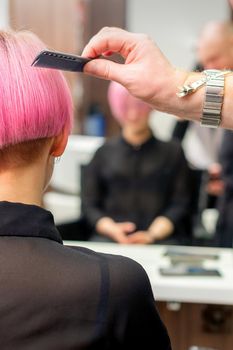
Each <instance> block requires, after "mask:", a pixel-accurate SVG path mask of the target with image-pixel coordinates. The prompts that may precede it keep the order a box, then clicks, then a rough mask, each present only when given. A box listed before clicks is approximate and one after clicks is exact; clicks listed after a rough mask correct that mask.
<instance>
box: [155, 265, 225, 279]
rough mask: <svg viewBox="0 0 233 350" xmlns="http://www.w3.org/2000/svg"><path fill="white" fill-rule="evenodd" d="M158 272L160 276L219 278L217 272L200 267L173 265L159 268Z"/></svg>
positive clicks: (219, 275)
mask: <svg viewBox="0 0 233 350" xmlns="http://www.w3.org/2000/svg"><path fill="white" fill-rule="evenodd" d="M159 272H160V274H161V275H162V276H210V277H221V274H220V272H219V270H217V269H207V268H204V267H201V266H186V265H174V266H169V267H161V268H160V269H159Z"/></svg>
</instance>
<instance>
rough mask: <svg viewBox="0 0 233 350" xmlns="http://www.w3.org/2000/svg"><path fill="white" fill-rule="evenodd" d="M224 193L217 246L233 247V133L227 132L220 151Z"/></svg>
mask: <svg viewBox="0 0 233 350" xmlns="http://www.w3.org/2000/svg"><path fill="white" fill-rule="evenodd" d="M220 164H221V165H222V180H223V182H224V193H223V195H222V196H221V197H220V199H219V205H218V210H219V219H218V222H217V228H216V236H215V241H216V246H218V247H226V248H227V247H228V248H230V247H232V246H233V132H232V131H231V130H225V131H224V135H223V140H222V146H221V151H220Z"/></svg>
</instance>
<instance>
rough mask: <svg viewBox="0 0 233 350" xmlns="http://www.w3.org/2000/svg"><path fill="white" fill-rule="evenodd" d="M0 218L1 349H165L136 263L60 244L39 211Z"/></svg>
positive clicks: (0, 206)
mask: <svg viewBox="0 0 233 350" xmlns="http://www.w3.org/2000/svg"><path fill="white" fill-rule="evenodd" d="M0 218H1V220H0V259H1V269H0V281H1V283H0V300H1V303H0V315H1V317H0V339H1V350H16V349H17V350H32V349H33V350H71V349H76V350H78V349H92V350H94V349H98V350H99V349H103V350H104V349H111V350H114V349H151V348H154V349H160V350H169V349H171V346H170V341H169V337H168V334H167V332H166V329H165V327H164V325H163V323H162V322H161V320H160V317H159V315H158V312H157V310H156V308H155V302H154V298H153V294H152V290H151V286H150V283H149V280H148V277H147V275H146V273H145V271H144V269H143V268H142V267H141V265H139V264H138V263H136V262H135V261H133V260H131V259H129V258H126V257H123V256H117V255H109V254H101V253H96V252H94V251H91V250H89V249H85V248H80V247H68V246H63V244H62V240H61V238H60V236H59V233H58V231H57V230H56V228H55V227H54V222H53V216H52V214H51V213H50V212H48V211H46V210H44V209H42V208H40V207H37V206H33V205H25V204H19V203H17V204H16V203H9V202H0ZM122 271H124V274H122Z"/></svg>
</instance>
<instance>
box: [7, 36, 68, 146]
mask: <svg viewBox="0 0 233 350" xmlns="http://www.w3.org/2000/svg"><path fill="white" fill-rule="evenodd" d="M44 48H45V46H44V44H43V43H42V42H41V41H40V40H39V39H38V38H37V37H36V36H35V35H34V34H32V33H30V32H18V33H16V32H3V31H0V148H3V147H5V146H8V145H13V144H17V143H20V142H24V141H28V140H35V139H40V138H47V137H51V136H56V135H58V134H59V133H60V132H61V131H62V129H63V128H67V129H68V130H69V131H70V130H71V127H72V121H71V116H72V99H71V95H70V92H69V88H68V86H67V83H66V81H65V79H64V77H63V75H62V74H61V72H59V71H56V70H52V69H51V70H49V69H39V68H34V67H32V66H31V63H32V61H33V59H34V58H35V56H36V55H37V54H38V53H39V51H41V50H43V49H44Z"/></svg>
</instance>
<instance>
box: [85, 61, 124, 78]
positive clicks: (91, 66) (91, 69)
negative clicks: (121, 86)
mask: <svg viewBox="0 0 233 350" xmlns="http://www.w3.org/2000/svg"><path fill="white" fill-rule="evenodd" d="M123 69H124V65H123V64H119V63H115V62H112V61H109V60H105V59H100V58H99V59H96V60H92V61H90V62H88V63H86V64H85V66H84V73H87V74H90V75H94V76H96V77H99V78H102V79H106V80H115V81H117V82H119V83H121V79H122V76H123V77H124V74H122V70H123Z"/></svg>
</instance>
